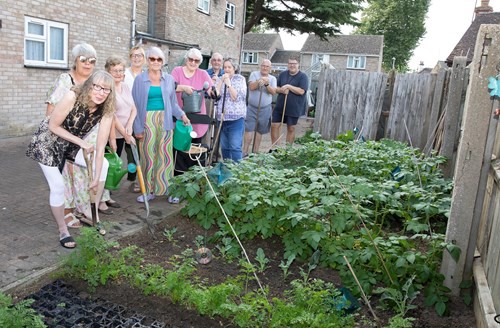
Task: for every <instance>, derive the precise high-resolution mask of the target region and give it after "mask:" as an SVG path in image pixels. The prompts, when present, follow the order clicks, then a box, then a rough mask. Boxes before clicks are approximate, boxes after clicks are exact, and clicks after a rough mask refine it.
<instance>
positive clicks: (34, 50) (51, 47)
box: [24, 16, 68, 68]
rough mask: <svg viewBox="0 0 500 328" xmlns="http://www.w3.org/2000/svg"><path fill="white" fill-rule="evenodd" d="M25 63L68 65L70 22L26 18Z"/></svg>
mask: <svg viewBox="0 0 500 328" xmlns="http://www.w3.org/2000/svg"><path fill="white" fill-rule="evenodd" d="M24 64H25V65H26V66H42V67H61V68H67V67H68V24H63V23H57V22H52V21H48V20H44V19H38V18H32V17H27V16H26V17H25V18H24Z"/></svg>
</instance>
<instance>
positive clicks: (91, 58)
mask: <svg viewBox="0 0 500 328" xmlns="http://www.w3.org/2000/svg"><path fill="white" fill-rule="evenodd" d="M78 60H80V62H81V63H85V62H87V63H89V64H92V65H94V64H95V62H96V61H97V58H95V57H90V58H87V57H85V56H80V57H78Z"/></svg>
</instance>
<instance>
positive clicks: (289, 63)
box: [288, 63, 299, 65]
mask: <svg viewBox="0 0 500 328" xmlns="http://www.w3.org/2000/svg"><path fill="white" fill-rule="evenodd" d="M298 64H299V63H288V65H298Z"/></svg>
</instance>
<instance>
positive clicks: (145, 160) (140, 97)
mask: <svg viewBox="0 0 500 328" xmlns="http://www.w3.org/2000/svg"><path fill="white" fill-rule="evenodd" d="M146 57H147V63H148V69H147V71H145V72H143V73H142V74H140V75H138V76H137V77H136V78H135V80H134V87H133V89H132V97H133V98H134V103H135V107H136V108H137V117H136V118H135V120H134V134H135V137H136V138H137V139H138V140H139V149H140V151H141V167H142V168H143V170H144V172H143V175H144V180H145V184H146V189H147V192H148V193H147V197H148V200H152V199H154V198H155V195H167V193H168V186H169V184H170V179H171V178H172V176H173V169H174V168H173V163H174V161H173V147H172V135H173V131H172V130H173V129H174V123H173V119H172V116H175V117H176V118H177V119H178V120H182V121H183V123H184V124H185V125H189V124H190V121H189V119H188V118H187V116H186V114H185V113H184V111H183V110H182V109H181V108H180V107H179V104H178V103H177V99H176V97H175V81H174V79H173V78H172V76H171V75H169V74H167V73H163V71H162V67H163V64H164V63H165V55H164V53H163V51H162V50H161V49H160V48H157V47H151V48H149V49H148V50H147V52H146ZM137 201H138V202H140V203H142V202H144V197H143V195H141V196H139V197H138V198H137Z"/></svg>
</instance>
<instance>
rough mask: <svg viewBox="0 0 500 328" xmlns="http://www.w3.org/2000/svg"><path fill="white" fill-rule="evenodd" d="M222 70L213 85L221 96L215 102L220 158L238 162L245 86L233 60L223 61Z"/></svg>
mask: <svg viewBox="0 0 500 328" xmlns="http://www.w3.org/2000/svg"><path fill="white" fill-rule="evenodd" d="M223 68H224V74H223V75H222V76H221V77H220V78H218V79H217V82H216V83H215V88H216V90H217V94H220V95H221V96H222V97H221V99H220V100H219V101H218V102H217V121H218V124H219V129H220V146H221V152H222V158H223V159H224V160H225V159H231V160H233V161H235V162H239V161H240V160H241V158H242V157H243V156H242V155H243V154H242V150H241V147H242V144H243V134H244V132H245V117H246V113H247V106H246V95H247V85H246V81H245V78H244V77H243V76H242V75H240V74H238V64H237V63H236V61H235V60H234V59H231V58H228V59H226V60H224V64H223Z"/></svg>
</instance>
